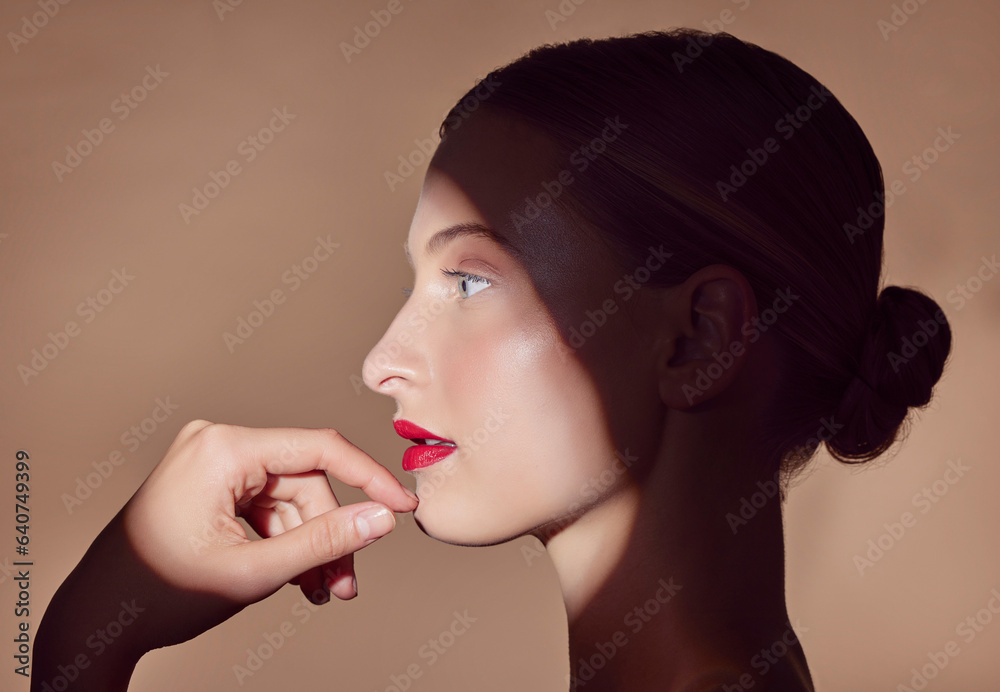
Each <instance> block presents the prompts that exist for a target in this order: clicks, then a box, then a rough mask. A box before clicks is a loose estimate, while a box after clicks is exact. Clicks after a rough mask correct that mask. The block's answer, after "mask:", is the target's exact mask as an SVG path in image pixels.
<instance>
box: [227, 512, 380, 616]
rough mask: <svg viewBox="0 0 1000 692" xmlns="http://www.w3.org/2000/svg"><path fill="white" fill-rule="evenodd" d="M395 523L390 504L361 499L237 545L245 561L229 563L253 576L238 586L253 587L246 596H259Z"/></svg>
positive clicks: (366, 541) (361, 544)
mask: <svg viewBox="0 0 1000 692" xmlns="http://www.w3.org/2000/svg"><path fill="white" fill-rule="evenodd" d="M395 524H396V521H395V517H394V516H393V513H392V512H391V511H390V510H389V509H388V508H387V507H385V506H383V505H380V504H378V503H376V502H359V503H357V504H352V505H347V506H346V507H340V508H338V509H335V510H332V511H330V512H327V513H326V514H324V515H322V516H319V517H315V518H313V519H310V520H309V521H307V522H305V523H303V524H302V525H301V526H299V527H296V528H294V529H291V530H289V531H285V532H284V533H282V534H280V535H277V536H274V537H273V538H268V539H265V540H262V541H250V542H248V543H244V544H242V545H238V546H233V547H232V550H234V551H237V552H238V553H240V554H241V555H242V559H241V560H239V561H232V560H231V559H227V563H228V564H229V565H231V566H235V568H236V569H237V570H238V571H239V573H240V574H244V575H249V579H248V580H247V581H245V582H242V583H241V584H239V585H237V586H239V587H241V588H245V589H247V592H246V593H244V594H242V596H243V597H244V598H245V599H246V600H248V601H250V600H259V599H260V598H263V597H264V596H267V595H269V594H271V593H273V591H274V589H275V588H276V587H277V586H280V585H281V584H283V583H285V582H287V581H289V580H290V579H292V578H293V577H295V576H296V575H299V574H302V573H304V572H306V571H307V570H310V569H312V568H314V567H319V566H321V565H325V564H328V563H331V562H333V561H335V560H337V559H338V558H341V557H344V556H345V555H349V554H351V553H353V552H355V551H357V550H360V549H361V548H363V547H365V546H366V545H369V544H371V543H372V542H374V541H376V540H377V539H378V538H381V537H382V536H384V535H386V534H387V533H389V532H390V531H391V530H392V529H393V528H394V527H395ZM307 595H309V594H307Z"/></svg>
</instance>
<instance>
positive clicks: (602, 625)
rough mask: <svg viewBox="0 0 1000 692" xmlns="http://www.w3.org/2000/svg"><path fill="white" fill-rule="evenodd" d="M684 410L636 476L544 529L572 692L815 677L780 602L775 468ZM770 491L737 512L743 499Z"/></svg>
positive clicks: (790, 684) (802, 684)
mask: <svg viewBox="0 0 1000 692" xmlns="http://www.w3.org/2000/svg"><path fill="white" fill-rule="evenodd" d="M672 414H673V412H672ZM693 420H694V418H688V417H687V416H686V415H685V414H683V413H679V414H677V415H675V416H674V418H673V425H672V426H670V427H673V426H676V425H681V426H689V427H688V430H687V434H685V435H677V434H675V431H673V430H665V433H664V436H663V440H664V441H667V440H686V442H682V443H678V442H674V443H668V442H663V443H661V449H660V451H659V453H658V454H657V459H656V463H655V464H651V465H649V466H648V469H649V471H648V473H646V474H645V475H644V476H643V478H642V480H641V482H637V481H633V482H631V483H628V484H625V485H624V486H623V487H622V488H621V489H620V490H619V491H618V492H616V493H615V494H614V495H612V496H611V497H610V498H609V499H608V500H607V501H606V502H604V503H602V504H601V505H599V506H598V507H596V508H594V509H592V510H590V511H589V512H587V513H586V514H584V515H583V516H581V517H580V518H579V519H578V520H577V521H575V522H574V523H573V524H572V525H570V526H568V527H566V528H565V529H563V530H562V531H560V532H559V533H558V534H556V535H555V536H552V537H551V538H549V539H548V540H547V541H546V546H547V549H548V552H549V554H550V556H551V558H552V560H553V563H554V565H555V568H556V571H557V573H558V575H559V580H560V584H561V587H562V591H563V596H564V601H565V605H566V612H567V617H568V620H569V647H570V671H571V685H570V689H571V690H585V691H586V692H604V691H607V690H625V689H627V690H636V691H641V690H647V689H648V690H654V689H655V690H658V691H662V690H678V691H681V690H684V691H686V692H695V691H696V690H706V691H707V690H715V689H720V688H718V686H719V685H720V684H723V683H724V684H726V685H729V687H722V688H721V689H726V690H729V689H739V690H743V689H749V688H750V686H751V683H752V686H753V689H754V692H759V691H760V690H767V689H797V690H798V689H801V690H804V689H809V688H810V687H809V682H808V680H809V678H808V672H807V671H805V659H804V657H803V655H802V651H801V649H800V648H799V646H798V642H797V637H796V635H795V633H794V631H793V630H791V629H790V625H789V622H788V614H787V611H786V606H785V597H784V544H783V533H782V522H781V501H780V497H779V495H778V493H777V487H776V485H775V486H770V485H767V483H768V482H769V481H771V482H773V480H774V479H773V478H766V479H765V478H761V477H760V475H759V474H757V473H754V472H751V471H749V469H754V468H760V464H759V459H755V458H751V456H750V455H748V454H747V453H746V452H745V451H743V450H740V449H736V448H735V447H736V445H731V446H730V448H728V449H727V448H726V445H725V444H720V443H719V440H718V437H719V435H718V432H717V431H718V430H725V429H729V430H732V428H724V427H721V428H720V427H716V426H715V425H713V426H712V430H708V429H706V430H704V431H701V433H703V434H699V433H698V431H692V429H691V428H690V425H691V424H692V421H693ZM714 423H716V424H717V423H719V421H714ZM692 432H694V433H695V434H691V433H692ZM731 438H732V439H734V440H736V439H742V440H745V439H748V438H747V437H745V436H738V435H732V436H731ZM758 481H760V482H761V484H762V485H763V486H764V488H763V489H762V488H761V486H759V485H757V482H758ZM770 490H773V491H774V492H773V494H772V496H771V497H769V498H768V499H767V502H766V503H764V504H763V506H762V507H760V508H756V513H755V514H754V515H753V516H752V517H751V518H749V519H747V520H745V522H742V520H743V517H741V516H740V500H741V499H742V498H748V499H749V498H751V497H753V496H754V494H755V493H757V498H755V499H758V498H760V497H761V493H765V494H766V492H765V491H770ZM758 504H759V499H758ZM727 515H728V517H727ZM737 518H739V519H740V520H741V522H742V523H738V522H737V521H735V519H737ZM779 642H780V644H779ZM777 653H781V654H782V655H781V656H777V655H776V654H777Z"/></svg>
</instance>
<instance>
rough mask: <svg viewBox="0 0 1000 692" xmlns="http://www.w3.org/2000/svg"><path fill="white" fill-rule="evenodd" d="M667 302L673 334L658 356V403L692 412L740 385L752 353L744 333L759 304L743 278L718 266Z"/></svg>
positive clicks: (694, 277)
mask: <svg viewBox="0 0 1000 692" xmlns="http://www.w3.org/2000/svg"><path fill="white" fill-rule="evenodd" d="M668 302H669V304H670V307H669V308H668V312H669V315H670V317H671V318H672V319H668V320H665V322H666V324H665V327H666V328H667V329H668V330H669V331H670V334H669V336H665V337H664V338H661V341H660V343H661V345H662V348H661V350H660V352H659V353H658V354H657V376H658V378H659V391H660V399H661V400H662V401H663V403H664V404H666V405H667V406H669V407H670V408H674V409H679V410H683V409H689V408H692V407H694V406H696V405H698V404H700V403H701V402H704V401H707V400H709V399H712V398H714V397H716V396H718V395H719V394H720V393H721V392H723V391H725V390H726V389H727V388H728V387H729V386H730V385H731V384H732V383H733V381H734V380H735V379H736V377H737V375H738V374H739V372H740V370H741V368H742V366H743V363H744V362H745V358H746V353H747V348H748V336H747V334H746V333H745V330H744V328H743V327H744V325H747V324H750V323H751V320H752V318H753V317H754V316H756V314H757V301H756V299H755V298H754V294H753V290H752V289H751V288H750V284H749V282H748V281H747V280H746V277H744V276H743V274H741V273H740V272H739V271H737V270H736V269H734V268H732V267H730V266H728V265H721V264H714V265H710V266H708V267H704V268H702V269H699V270H698V271H697V272H695V273H694V274H692V275H691V276H689V277H688V278H687V280H686V281H685V282H684V283H683V284H681V285H680V286H676V287H675V288H674V290H673V291H672V292H671V295H670V298H669V300H668ZM665 307H666V305H665Z"/></svg>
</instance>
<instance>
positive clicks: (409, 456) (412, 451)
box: [403, 445, 457, 471]
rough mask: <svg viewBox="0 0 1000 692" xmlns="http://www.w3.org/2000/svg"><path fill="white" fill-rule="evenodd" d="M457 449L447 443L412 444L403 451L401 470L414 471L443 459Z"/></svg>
mask: <svg viewBox="0 0 1000 692" xmlns="http://www.w3.org/2000/svg"><path fill="white" fill-rule="evenodd" d="M456 449H457V447H449V446H448V445H413V446H412V447H410V448H409V449H407V450H406V451H405V452H403V470H404V471H416V470H417V469H422V468H426V467H427V466H431V465H432V464H436V463H437V462H439V461H441V460H442V459H444V458H445V457H446V456H448V455H449V454H451V453H452V452H454V451H455V450H456Z"/></svg>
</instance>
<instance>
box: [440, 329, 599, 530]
mask: <svg viewBox="0 0 1000 692" xmlns="http://www.w3.org/2000/svg"><path fill="white" fill-rule="evenodd" d="M500 322H501V323H498V324H495V325H493V328H491V329H483V330H468V331H467V338H466V339H463V342H462V347H461V348H457V349H454V356H453V357H449V358H448V359H447V360H446V361H445V362H443V363H442V371H441V372H440V375H441V377H442V384H443V389H444V390H446V391H449V392H450V393H451V394H452V395H453V396H452V397H451V398H452V401H450V402H449V408H450V409H451V410H452V411H454V412H455V415H456V416H457V419H456V421H457V420H461V427H462V432H463V435H464V436H465V437H466V440H467V442H468V443H472V444H468V443H467V444H466V445H465V447H466V449H467V450H468V449H470V448H472V449H473V451H472V452H471V453H470V454H469V456H468V458H469V463H468V464H464V465H463V467H464V468H462V470H461V473H462V475H463V476H465V477H466V480H469V481H471V482H472V483H473V484H474V485H475V486H477V489H478V490H484V491H486V493H488V494H486V495H482V496H480V499H481V500H483V501H487V502H488V503H490V504H492V503H502V504H503V506H504V507H506V508H507V509H508V510H511V511H514V510H516V511H517V512H518V513H519V514H521V515H522V516H524V518H525V519H528V520H529V521H531V522H534V523H542V522H545V521H548V520H550V519H552V518H553V517H554V516H557V515H560V514H565V513H566V512H569V511H571V510H572V509H576V507H574V504H576V505H577V506H578V505H579V504H581V503H582V502H583V501H584V500H585V499H586V498H585V497H582V496H581V495H582V494H581V488H583V487H585V486H586V485H587V483H588V480H590V479H594V478H598V477H599V476H600V474H601V472H602V471H603V470H605V469H606V468H608V466H609V465H610V463H611V460H612V459H613V455H614V447H613V445H612V443H611V439H610V435H609V434H608V432H607V428H606V424H605V413H604V409H603V406H602V403H601V400H600V397H599V395H598V392H597V389H596V387H595V386H594V383H593V381H592V378H591V375H590V373H589V372H588V371H587V370H586V368H584V366H583V365H582V364H581V363H580V362H579V360H578V359H577V357H576V356H575V355H574V354H573V353H572V352H571V351H570V350H569V349H568V348H567V347H566V346H565V343H564V342H563V340H562V338H561V337H560V335H559V333H558V331H557V329H556V327H555V325H554V324H553V322H552V320H551V318H550V317H549V315H548V313H547V312H544V311H524V312H520V313H519V314H518V315H516V316H511V317H510V318H507V319H504V320H501V321H500ZM460 444H461V442H460ZM476 494H477V495H479V492H477V493H476ZM528 528H530V527H528Z"/></svg>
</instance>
